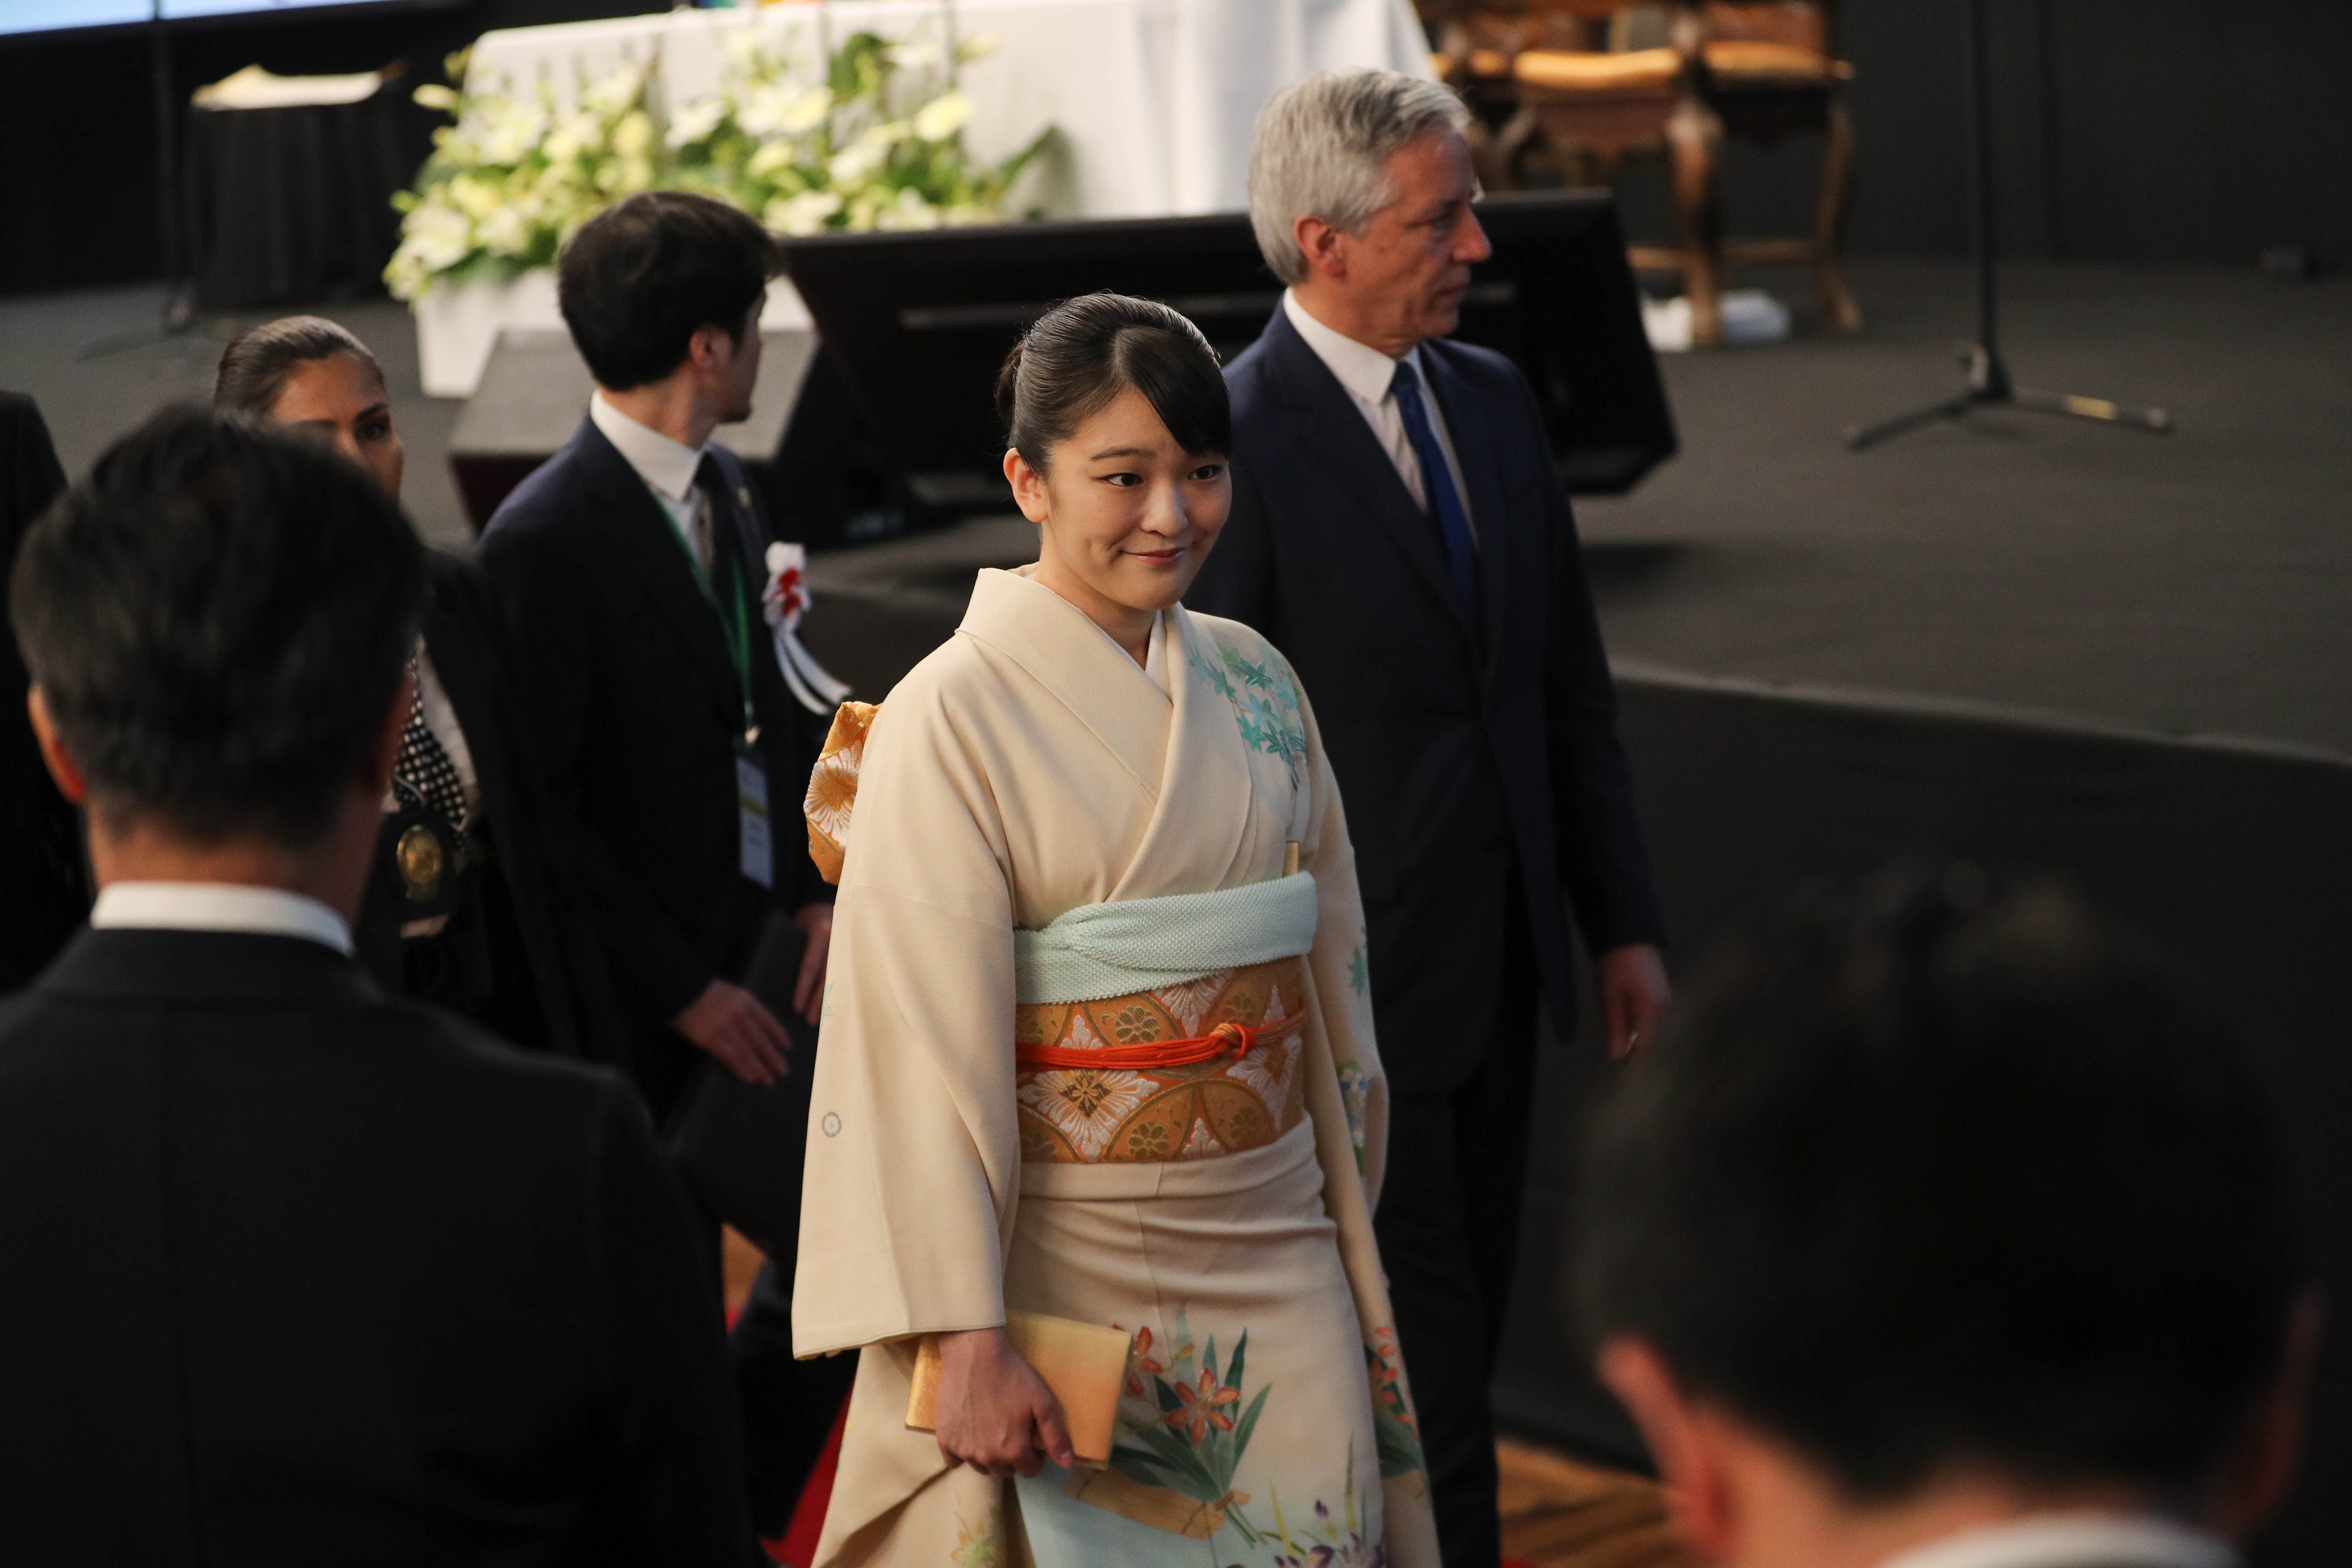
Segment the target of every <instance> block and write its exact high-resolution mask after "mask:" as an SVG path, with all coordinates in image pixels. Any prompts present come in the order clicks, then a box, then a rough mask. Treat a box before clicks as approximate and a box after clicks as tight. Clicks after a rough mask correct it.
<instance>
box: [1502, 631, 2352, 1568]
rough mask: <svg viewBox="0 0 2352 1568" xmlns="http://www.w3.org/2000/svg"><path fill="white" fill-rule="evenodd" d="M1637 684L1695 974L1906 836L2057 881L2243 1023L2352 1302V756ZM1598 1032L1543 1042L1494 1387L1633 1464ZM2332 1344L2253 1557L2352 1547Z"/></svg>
mask: <svg viewBox="0 0 2352 1568" xmlns="http://www.w3.org/2000/svg"><path fill="white" fill-rule="evenodd" d="M1618 690H1619V693H1620V696H1621V698H1622V701H1623V705H1624V714H1623V732H1624V737H1625V742H1626V745H1627V747H1628V748H1629V750H1630V751H1631V752H1632V754H1633V759H1634V763H1635V768H1636V773H1637V775H1638V783H1639V785H1640V790H1641V799H1642V809H1643V816H1644V818H1645V821H1646V823H1647V826H1648V828H1649V834H1650V842H1651V845H1652V847H1653V850H1654V853H1655V855H1656V857H1657V862H1658V871H1659V875H1660V878H1661V880H1662V883H1663V890H1664V898H1665V903H1666V911H1667V920H1668V923H1669V925H1670V927H1671V929H1672V931H1673V935H1674V941H1675V948H1674V954H1673V956H1674V963H1675V969H1676V972H1677V974H1678V976H1679V977H1680V978H1681V979H1682V980H1683V981H1684V982H1685V983H1687V982H1688V980H1689V978H1690V975H1691V973H1692V970H1693V968H1694V967H1695V964H1696V962H1697V961H1698V960H1700V959H1702V958H1703V956H1704V954H1705V952H1706V947H1707V944H1708V942H1709V940H1710V938H1711V937H1713V936H1714V935H1715V934H1716V933H1717V932H1719V931H1723V930H1724V929H1725V927H1726V926H1727V924H1729V923H1730V922H1731V921H1735V920H1737V919H1738V918H1740V917H1741V916H1743V915H1745V914H1747V913H1748V912H1751V911H1754V910H1760V909H1763V908H1766V907H1769V905H1770V904H1771V903H1772V902H1773V901H1775V900H1778V899H1779V898H1780V897H1782V896H1784V895H1785V894H1786V893H1787V892H1789V891H1790V889H1795V888H1797V887H1799V886H1801V885H1802V884H1804V883H1805V882H1807V881H1809V880H1811V879H1819V878H1822V877H1832V876H1844V875H1850V874H1854V873H1859V872H1862V871H1864V870H1866V869H1868V868H1871V867H1873V866H1874V865H1876V864H1879V863H1880V862H1882V861H1884V860H1885V859H1887V858H1890V857H1893V856H1895V855H1898V854H1902V853H1906V852H1913V851H1916V852H1927V853H1948V854H1958V855H1966V856H1970V857H1974V858H1979V859H1980V860H1982V861H1984V862H1986V863H1988V864H1991V865H2000V866H2011V867H2021V868H2042V869H2046V870H2049V871H2053V872H2055V873H2057V874H2059V875H2061V876H2063V877H2064V878H2066V879H2069V880H2071V881H2072V882H2073V883H2074V885H2075V886H2076V887H2078V888H2079V889H2081V890H2082V891H2083V892H2084V893H2085V894H2086V895H2087V896H2089V897H2090V898H2092V899H2093V900H2096V901H2097V902H2098V903H2100V904H2101V905H2103V906H2104V907H2105V908H2107V909H2109V910H2113V911H2115V912H2116V913H2119V914H2120V915H2122V916H2124V917H2125V918H2126V919H2129V920H2131V921H2135V922H2137V924H2138V925H2139V926H2140V927H2141V928H2142V929H2144V930H2146V931H2149V932H2151V933H2152V934H2153V935H2155V936H2157V937H2158V938H2159V939H2160V940H2162V941H2164V942H2167V943H2168V944H2169V945H2170V946H2171V947H2172V948H2173V949H2174V950H2175V951H2177V952H2179V953H2180V954H2182V955H2183V956H2184V957H2185V958H2186V959H2187V961H2188V962H2189V963H2190V964H2192V965H2193V966H2194V968H2195V969H2196V970H2197V971H2198V972H2199V973H2200V975H2201V976H2202V978H2203V979H2204V980H2205V981H2206V982H2207V983H2208V984H2210V985H2211V986H2213V987H2214V988H2215V992H2216V994H2218V995H2219V996H2220V997H2221V999H2222V1002H2223V1004H2224V1005H2225V1006H2226V1007H2227V1008H2228V1010H2229V1012H2230V1013H2231V1015H2233V1016H2235V1018H2236V1019H2237V1021H2238V1023H2239V1025H2240V1026H2241V1027H2242V1030H2243V1032H2244V1035H2245V1037H2246V1038H2247V1040H2248V1041H2249V1043H2250V1044H2251V1046H2252V1049H2253V1051H2254V1053H2255V1055H2256V1058H2257V1059H2258V1061H2259V1062H2260V1064H2261V1066H2262V1068H2263V1070H2264V1072H2265V1073H2266V1075H2267V1077H2268V1078H2269V1079H2270V1082H2271V1084H2272V1087H2273V1090H2274V1091H2275V1100H2276V1104H2277V1108H2278V1111H2279V1115H2280V1117H2281V1120H2282V1122H2283V1124H2284V1128H2285V1130H2286V1131H2287V1134H2288V1136H2289V1138H2290V1140H2291V1141H2292V1142H2293V1143H2294V1145H2295V1147H2296V1148H2297V1150H2298V1151H2299V1152H2300V1154H2301V1156H2302V1162H2301V1163H2302V1167H2303V1175H2304V1181H2305V1196H2306V1200H2307V1205H2308V1211H2309V1215H2310V1219H2311V1228H2312V1235H2313V1244H2314V1247H2315V1258H2316V1261H2317V1264H2318V1267H2319V1271H2320V1274H2321V1277H2322V1279H2323V1280H2324V1281H2325V1282H2326V1286H2327V1288H2328V1293H2329V1295H2330V1297H2331V1298H2332V1299H2333V1300H2336V1301H2337V1302H2339V1303H2340V1302H2343V1301H2345V1300H2352V1246H2347V1243H2352V1153H2347V1148H2352V1145H2347V1141H2346V1138H2345V1134H2344V1121H2345V1115H2346V1110H2347V1107H2352V988H2347V986H2346V985H2345V984H2344V981H2343V971H2344V954H2345V951H2346V947H2345V944H2346V940H2347V932H2352V762H2347V761H2345V760H2342V759H2336V758H2330V757H2323V756H2318V755H2313V754H2301V753H2297V752H2292V751H2288V750H2285V749H2277V750H2264V749H2261V748H2258V747H2255V746H2244V747H2231V746H2222V745H2211V744H2200V743H2184V742H2168V741H2165V740H2161V739H2154V738H2148V737H2145V736H2142V735H2139V734H2136V733H2125V732H2121V731H2100V730H2095V729H2086V728H2074V729H2070V728H2064V727H2061V726H2057V725H2054V724H2050V723H2046V722H2042V721H2038V720H2035V719H2032V718H2024V717H2019V716H2016V715H2013V714H2011V713H2008V712H2003V711H1996V710H1988V709H1982V708H1977V707H1973V706H1969V705H1958V704H1947V703H1937V702H1928V701H1924V700H1919V701H1906V700H1902V699H1899V698H1886V699H1883V700H1859V699H1853V698H1843V697H1829V696H1807V695H1804V694H1802V693H1793V692H1790V691H1786V690H1774V689H1767V688H1764V687H1760V686H1756V685H1751V684H1743V683H1737V682H1717V681H1705V680H1698V679H1689V678H1681V677H1675V676H1672V675H1667V674H1664V673H1660V672H1642V671H1627V670H1621V672H1620V678H1619V686H1618ZM1595 1038H1597V1035H1596V1033H1595V1031H1594V1030H1593V1029H1592V1028H1591V1026H1589V1025H1588V1026H1587V1027H1586V1028H1585V1029H1584V1030H1583V1031H1581V1033H1580V1040H1579V1043H1578V1044H1577V1045H1576V1046H1575V1047H1572V1048H1570V1049H1559V1048H1549V1049H1547V1050H1546V1052H1545V1053H1544V1061H1543V1068H1542V1074H1541V1081H1540V1086H1539V1100H1538V1108H1537V1116H1536V1126H1537V1128H1538V1135H1537V1138H1536V1141H1535V1156H1534V1161H1533V1164H1532V1168H1531V1170H1530V1173H1529V1191H1528V1205H1527V1227H1526V1231H1525V1249H1524V1251H1523V1253H1522V1255H1521V1269H1520V1275H1519V1281H1518V1288H1517V1294H1516V1299H1515V1300H1514V1302H1513V1309H1512V1317H1511V1324H1510V1328H1509V1330H1508V1331H1507V1342H1506V1345H1505V1349H1504V1361H1503V1366H1502V1371H1501V1374H1500V1375H1499V1376H1498V1377H1497V1379H1496V1408H1497V1410H1498V1412H1499V1413H1500V1414H1501V1415H1502V1416H1503V1418H1504V1419H1505V1421H1506V1422H1507V1424H1508V1425H1510V1426H1515V1427H1517V1428H1518V1429H1519V1430H1521V1431H1524V1432H1526V1433H1528V1434H1529V1435H1531V1436H1541V1437H1547V1438H1549V1439H1552V1440H1555V1441H1564V1442H1567V1443H1569V1444H1570V1445H1571V1446H1573V1447H1580V1448H1582V1449H1585V1450H1587V1451H1589V1452H1592V1453H1594V1454H1596V1455H1599V1456H1614V1457H1618V1458H1637V1457H1638V1448H1637V1447H1635V1445H1634V1443H1633V1436H1632V1434H1631V1431H1630V1428H1629V1427H1628V1426H1626V1424H1625V1422H1624V1420H1623V1417H1622V1415H1621V1414H1620V1413H1619V1412H1618V1411H1617V1410H1616V1409H1615V1408H1614V1406H1613V1405H1611V1404H1610V1403H1609V1402H1608V1400H1607V1396H1606V1395H1604V1394H1601V1392H1600V1391H1599V1389H1598V1387H1597V1385H1596V1384H1594V1383H1593V1382H1592V1381H1591V1376H1590V1374H1589V1373H1588V1372H1587V1370H1586V1359H1585V1356H1584V1353H1583V1351H1582V1348H1581V1347H1580V1345H1579V1344H1578V1343H1577V1342H1576V1340H1575V1337H1574V1335H1573V1334H1572V1332H1571V1331H1570V1328H1569V1323H1568V1318H1567V1313H1566V1311H1565V1310H1564V1307H1563V1304H1562V1301H1561V1297H1560V1291H1559V1284H1560V1275H1561V1270H1562V1268H1563V1265H1564V1262H1565V1258H1566V1251H1567V1247H1568V1243H1569V1236H1568V1212H1569V1205H1570V1202H1571V1194H1572V1192H1573V1187H1574V1167H1575V1161H1576V1152H1577V1146H1578V1142H1579V1135H1578V1128H1579V1125H1580V1121H1581V1120H1582V1118H1583V1116H1584V1114H1585V1113H1586V1110H1587V1109H1588V1108H1589V1107H1590V1105H1591V1103H1592V1100H1593V1098H1594V1096H1596V1095H1597V1094H1598V1093H1600V1092H1601V1090H1602V1089H1605V1087H1606V1086H1607V1084H1608V1082H1609V1081H1610V1079H1611V1078H1612V1069H1610V1068H1608V1067H1607V1066H1606V1064H1605V1063H1604V1062H1602V1061H1601V1059H1600V1058H1601V1052H1600V1051H1599V1050H1598V1049H1597V1048H1596V1047H1593V1046H1591V1044H1590V1042H1591V1041H1592V1040H1593V1039H1595ZM2339 1316H2340V1314H2339ZM2313 1415H2314V1421H2313V1426H2312V1434H2311V1437H2312V1441H2311V1447H2310V1452H2309V1456H2308V1458H2307V1460H2306V1467H2305V1479H2304V1482H2303V1485H2302V1488H2301V1489H2300V1491H2299V1493H2298V1494H2297V1496H2296V1499H2295V1500H2294V1503H2293V1505H2292V1506H2291V1507H2290V1509H2289V1510H2288V1511H2287V1513H2286V1515H2285V1516H2284V1518H2283V1519H2282V1520H2281V1521H2280V1522H2279V1524H2278V1526H2277V1527H2276V1528H2275V1529H2274V1530H2273V1531H2272V1532H2271V1533H2270V1535H2269V1537H2268V1538H2267V1539H2266V1540H2265V1541H2264V1542H2263V1543H2262V1548H2261V1550H2260V1551H2259V1552H2257V1553H2256V1556H2255V1560H2254V1561H2255V1563H2256V1565H2257V1568H2322V1565H2332V1564H2334V1563H2338V1562H2340V1561H2341V1560H2342V1556H2343V1542H2344V1541H2345V1540H2346V1539H2347V1537H2352V1332H2347V1331H2346V1330H2345V1329H2344V1328H2343V1326H2342V1325H2341V1323H2340V1322H2339V1323H2338V1324H2337V1325H2336V1327H2335V1329H2334V1331H2332V1336H2331V1343H2330V1344H2329V1346H2328V1348H2327V1350H2326V1353H2325V1355H2324V1356H2323V1359H2322V1363H2321V1367H2320V1375H2319V1387H2318V1389H2317V1391H2316V1398H2315V1408H2314V1412H2313Z"/></svg>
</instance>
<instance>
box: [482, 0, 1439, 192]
mask: <svg viewBox="0 0 2352 1568" xmlns="http://www.w3.org/2000/svg"><path fill="white" fill-rule="evenodd" d="M950 17H951V18H952V22H951V25H952V26H953V28H954V30H955V32H956V35H957V36H958V37H966V38H970V37H979V36H986V37H992V38H993V39H994V40H995V43H996V48H995V50H994V52H993V53H992V54H991V55H990V56H989V57H988V58H985V59H982V60H980V61H978V62H976V63H974V64H972V65H971V66H968V67H966V68H964V72H963V76H962V81H961V85H962V87H963V89H964V90H965V91H966V92H968V93H969V94H970V95H971V98H972V100H973V115H972V119H971V124H970V125H969V126H968V127H967V129H966V131H965V132H964V142H965V145H966V146H968V147H969V148H971V151H972V153H974V154H975V155H976V156H978V157H982V158H998V157H1003V156H1005V155H1007V154H1009V153H1012V152H1013V151H1015V150H1016V149H1018V148H1019V147H1020V146H1022V145H1023V144H1024V142H1027V141H1028V140H1029V139H1030V138H1031V137H1033V136H1034V135H1035V134H1036V133H1037V132H1039V131H1040V130H1042V129H1044V128H1045V126H1046V125H1049V124H1051V125H1057V126H1059V127H1060V128H1061V130H1062V133H1063V138H1064V149H1065V151H1064V153H1063V156H1062V157H1061V158H1060V159H1059V160H1057V166H1054V167H1049V168H1047V169H1045V170H1044V171H1042V172H1041V174H1040V176H1039V178H1038V180H1037V183H1036V184H1034V185H1027V184H1024V189H1023V190H1022V192H1021V193H1020V195H1021V196H1022V198H1023V199H1024V200H1025V201H1027V202H1031V203H1036V204H1041V205H1044V207H1045V211H1046V212H1047V213H1048V214H1049V215H1050V216H1055V217H1157V216H1166V215H1169V214H1174V213H1201V212H1220V211H1230V210H1233V209H1235V208H1238V207H1242V206H1244V205H1247V202H1248V187H1247V174H1248V164H1249V138H1250V127H1251V126H1252V124H1253V123H1255V121H1256V119H1257V111H1258V109H1259V107H1260V106H1261V105H1263V104H1264V103H1265V100H1266V98H1267V96H1268V95H1269V94H1271V93H1272V92H1273V91H1274V90H1275V89H1276V88H1278V87H1280V86H1282V85H1283V84H1284V83H1286V82H1289V81H1295V80H1297V79H1298V78H1299V77H1301V76H1304V75H1306V74H1307V73H1308V72H1310V71H1317V70H1323V69H1328V68H1331V67H1335V66H1352V65H1363V66H1385V67H1388V68H1391V69H1394V70H1403V71H1411V72H1412V73H1414V74H1416V75H1420V76H1427V75H1428V74H1429V70H1430V67H1429V48H1428V45H1427V44H1426V42H1425V41H1424V40H1423V34H1422V30H1421V25H1420V23H1419V22H1418V21H1416V20H1415V19H1414V16H1413V14H1412V5H1411V4H1410V0H956V3H955V4H954V5H952V6H948V5H941V4H940V0H830V3H827V4H821V5H812V4H792V5H763V6H758V7H746V8H741V9H735V10H723V11H670V12H666V13H662V14H659V15H656V16H627V17H622V18H619V19H616V20H613V21H604V22H573V23H565V24H562V25H559V26H547V27H514V28H509V29H505V30H503V31H499V32H494V33H486V34H484V35H483V36H482V38H481V41H480V42H478V44H476V45H475V47H474V54H473V63H472V65H471V66H470V68H469V71H468V81H469V83H470V85H472V86H474V87H476V88H484V87H489V86H494V85H498V84H500V83H503V84H505V85H506V86H508V87H510V88H513V87H524V86H528V85H530V83H533V82H536V81H541V80H545V81H547V82H549V83H551V85H552V86H553V87H554V89H555V90H556V93H557V95H558V97H559V98H561V99H566V100H568V99H569V98H570V96H571V94H572V91H573V89H574V88H575V86H576V84H577V83H578V81H579V80H580V79H581V77H582V75H583V73H584V74H585V75H586V77H587V78H588V79H592V80H593V79H595V78H596V77H599V76H602V75H604V73H606V72H608V71H610V70H612V69H613V68H615V67H616V66H619V65H621V64H622V63H624V62H625V61H639V62H642V61H645V60H647V59H649V58H653V57H655V56H656V54H658V56H659V57H660V59H661V68H662V80H663V83H664V87H665V90H666V92H667V96H668V100H669V102H670V103H671V104H672V105H682V104H685V103H687V102H688V101H690V100H693V99H694V98H696V97H698V96H699V95H700V94H702V93H704V92H707V91H709V90H710V89H712V88H714V87H716V86H717V85H718V83H719V73H720V69H721V66H722V62H723V60H724V58H725V57H724V53H723V49H724V44H725V41H726V39H727V38H728V37H730V35H732V34H734V33H736V32H737V31H739V30H740V29H744V28H756V29H758V30H759V32H760V33H761V36H762V37H769V38H772V39H774V40H776V42H777V43H778V44H780V45H782V46H784V47H785V50H786V52H787V53H788V54H789V55H792V56H795V57H798V58H803V59H805V60H806V61H807V62H808V68H809V70H810V73H811V79H813V80H814V73H815V66H816V59H817V57H818V54H819V35H820V29H822V30H824V32H826V33H829V34H830V36H831V40H832V42H833V43H835V45H837V44H838V43H839V42H840V40H841V39H843V38H845V37H848V35H849V34H851V33H853V32H857V31H868V32H875V33H879V34H882V35H883V36H884V37H923V36H929V37H940V36H942V35H943V34H944V32H945V30H946V28H947V26H950Z"/></svg>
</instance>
